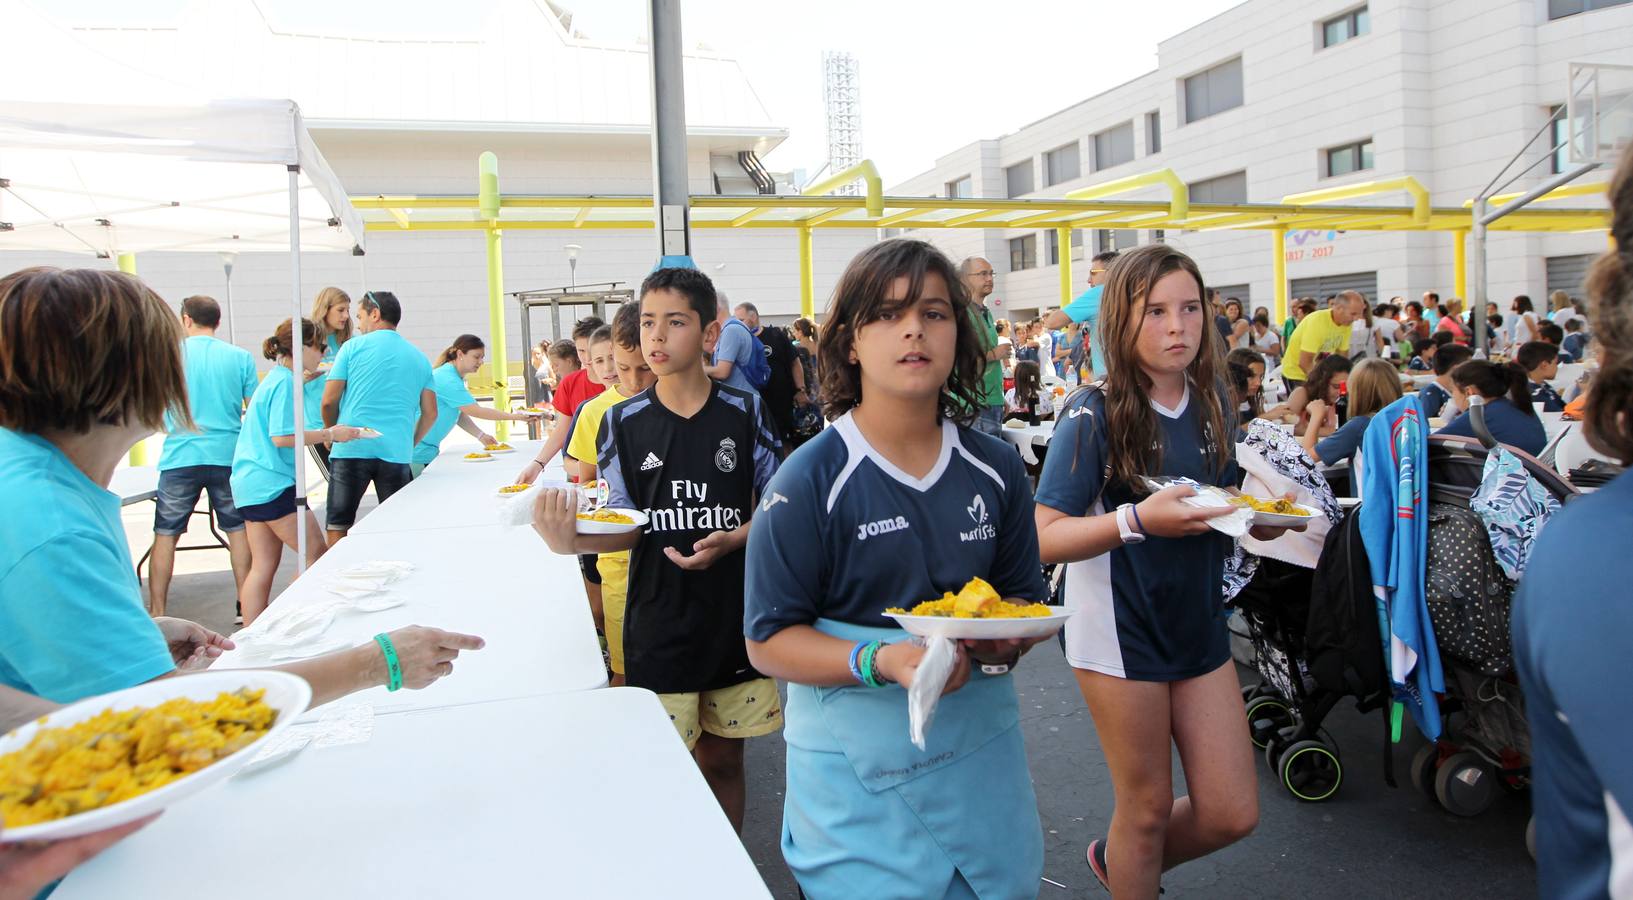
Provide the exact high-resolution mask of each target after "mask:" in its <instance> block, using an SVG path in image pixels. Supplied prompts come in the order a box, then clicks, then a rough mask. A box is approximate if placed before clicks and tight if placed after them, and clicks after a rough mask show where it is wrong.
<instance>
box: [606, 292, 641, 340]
mask: <svg viewBox="0 0 1633 900" xmlns="http://www.w3.org/2000/svg"><path fill="white" fill-rule="evenodd" d="M612 341H613V343H615V344H617V345H618V346H620V347H622V348H624V349H625V350H634V351H636V352H639V351H640V349H641V304H639V303H634V302H631V303H625V304H623V305H622V306H620V307H618V311H617V312H615V313H613V314H612Z"/></svg>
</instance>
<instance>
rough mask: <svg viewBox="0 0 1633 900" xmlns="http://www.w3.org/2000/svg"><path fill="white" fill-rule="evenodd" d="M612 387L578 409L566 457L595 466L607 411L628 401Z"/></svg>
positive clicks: (568, 440) (568, 441) (597, 461)
mask: <svg viewBox="0 0 1633 900" xmlns="http://www.w3.org/2000/svg"><path fill="white" fill-rule="evenodd" d="M618 390H619V389H618V388H616V387H612V388H608V389H607V390H604V391H602V392H601V393H599V394H596V395H595V396H594V397H591V398H590V399H588V400H586V401H584V403H583V404H582V405H580V406H579V408H578V422H577V424H575V425H574V426H573V434H572V437H570V438H568V439H567V455H568V456H571V457H572V458H573V459H576V460H578V461H579V462H582V463H589V464H590V465H592V466H593V465H597V464H598V463H599V460H598V459H597V452H598V448H599V447H600V446H601V423H602V422H603V421H605V420H606V418H607V410H609V409H611V408H612V406H613V404H615V403H621V402H623V401H625V400H628V399H629V398H628V397H625V396H624V395H623V394H620V393H619V392H618Z"/></svg>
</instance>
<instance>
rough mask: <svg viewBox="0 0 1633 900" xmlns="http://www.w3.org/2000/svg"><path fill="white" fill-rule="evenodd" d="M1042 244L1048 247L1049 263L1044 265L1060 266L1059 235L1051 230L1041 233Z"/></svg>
mask: <svg viewBox="0 0 1633 900" xmlns="http://www.w3.org/2000/svg"><path fill="white" fill-rule="evenodd" d="M1043 243H1044V245H1045V246H1046V247H1048V258H1049V261H1048V262H1047V263H1045V265H1050V266H1058V265H1060V235H1059V234H1058V233H1056V232H1055V231H1053V230H1050V231H1045V232H1044V233H1043Z"/></svg>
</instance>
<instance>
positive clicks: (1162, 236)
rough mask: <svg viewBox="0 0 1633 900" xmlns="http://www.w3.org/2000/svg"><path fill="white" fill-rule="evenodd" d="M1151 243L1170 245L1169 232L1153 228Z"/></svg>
mask: <svg viewBox="0 0 1633 900" xmlns="http://www.w3.org/2000/svg"><path fill="white" fill-rule="evenodd" d="M1151 243H1153V244H1166V243H1168V232H1166V231H1164V230H1162V229H1161V228H1153V229H1152V230H1151Z"/></svg>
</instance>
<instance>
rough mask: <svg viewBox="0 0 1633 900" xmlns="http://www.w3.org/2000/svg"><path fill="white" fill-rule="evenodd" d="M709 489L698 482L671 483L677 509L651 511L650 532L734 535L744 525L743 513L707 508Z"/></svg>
mask: <svg viewBox="0 0 1633 900" xmlns="http://www.w3.org/2000/svg"><path fill="white" fill-rule="evenodd" d="M708 497H709V486H708V485H707V484H700V483H698V482H695V481H684V480H682V481H671V482H669V499H670V500H672V501H673V502H674V503H675V504H676V505H675V506H674V507H670V508H655V509H652V510H649V511H648V513H649V514H650V515H651V516H652V522H651V524H649V525H648V526H647V530H648V531H731V530H732V529H734V528H738V527H740V526H742V524H743V511H742V510H740V509H738V508H736V507H734V506H706V505H704V504H705V503H706V502H707V500H708Z"/></svg>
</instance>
